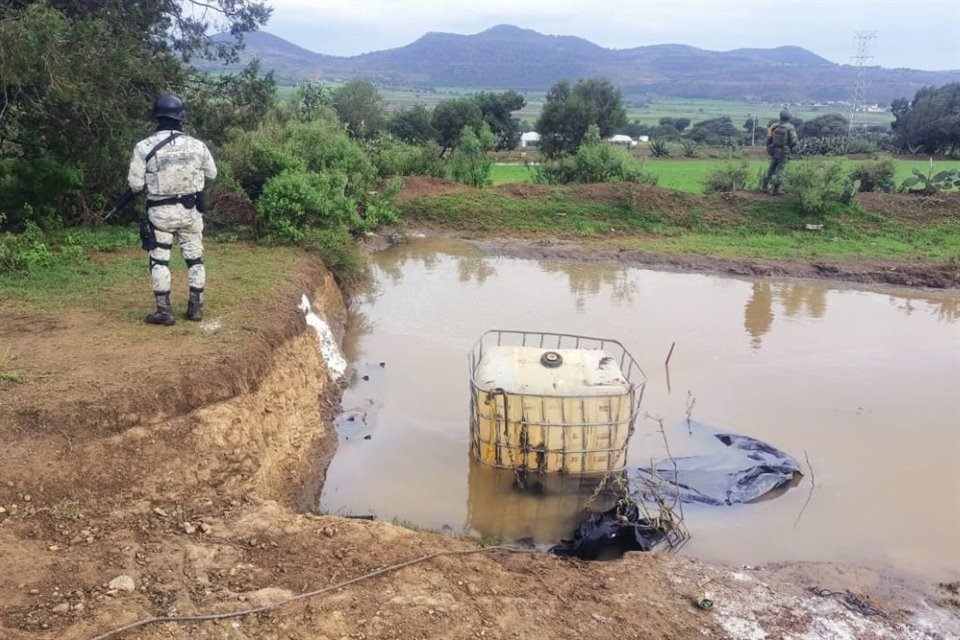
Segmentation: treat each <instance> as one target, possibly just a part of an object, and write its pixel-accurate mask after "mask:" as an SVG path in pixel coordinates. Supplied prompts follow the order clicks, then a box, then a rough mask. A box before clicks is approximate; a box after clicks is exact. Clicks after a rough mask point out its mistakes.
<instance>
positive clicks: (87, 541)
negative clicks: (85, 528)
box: [84, 536, 93, 544]
mask: <svg viewBox="0 0 960 640" xmlns="http://www.w3.org/2000/svg"><path fill="white" fill-rule="evenodd" d="M84 541H85V542H86V543H87V544H93V536H87V537H86V538H84Z"/></svg>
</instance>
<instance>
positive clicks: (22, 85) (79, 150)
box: [0, 0, 273, 225]
mask: <svg viewBox="0 0 960 640" xmlns="http://www.w3.org/2000/svg"><path fill="white" fill-rule="evenodd" d="M2 7H3V10H2V13H0V211H4V212H5V213H6V214H7V216H8V219H9V220H10V221H12V222H14V223H16V222H17V220H18V219H25V218H28V217H32V218H34V219H35V220H40V221H43V222H44V223H46V224H51V225H52V224H59V223H60V221H61V215H62V213H61V212H63V210H64V209H69V210H68V211H67V212H66V213H67V218H68V221H69V220H71V219H72V220H76V219H82V218H85V217H89V216H90V215H91V212H93V211H95V210H98V209H102V207H103V204H104V203H105V201H106V200H108V199H109V197H110V195H113V192H114V191H116V190H117V188H118V187H119V186H120V185H121V184H122V181H123V177H124V176H125V175H126V173H125V165H126V163H127V162H128V161H129V157H130V149H131V148H132V145H133V143H134V142H135V141H136V140H137V139H138V138H140V137H142V136H143V134H145V133H146V132H147V131H148V130H149V129H150V128H151V123H150V109H151V105H152V103H153V99H154V98H155V97H156V96H157V95H158V94H160V93H164V92H174V93H179V94H182V95H183V96H184V97H185V98H186V99H188V100H189V102H188V105H187V111H188V118H189V119H191V120H193V119H194V118H195V119H196V123H197V124H198V125H200V127H201V128H203V129H204V133H205V134H206V135H210V136H211V137H216V132H217V131H219V132H222V131H223V130H224V129H225V127H227V126H232V125H243V124H244V123H249V122H250V120H251V118H256V117H257V116H258V114H261V113H262V112H263V110H264V104H265V103H266V102H269V99H268V98H267V94H270V95H271V96H272V91H273V80H272V77H271V76H269V75H268V76H267V77H266V78H262V77H260V76H259V75H258V74H257V73H256V69H253V70H248V72H246V73H244V74H241V75H240V76H237V77H233V78H230V77H220V78H211V77H203V76H200V75H199V74H196V73H195V72H193V71H191V70H190V69H189V68H187V67H185V66H184V65H183V62H184V61H187V60H190V59H191V58H193V57H204V58H218V57H219V58H221V59H224V60H233V59H235V58H236V53H237V47H238V46H239V42H238V41H229V40H220V39H218V40H214V39H213V38H211V37H210V36H209V35H208V34H209V33H211V32H212V31H213V30H215V29H216V30H225V31H228V32H230V33H232V34H234V35H235V36H240V35H241V34H242V33H244V32H245V31H249V30H252V29H256V28H257V27H258V26H259V25H261V24H263V23H265V22H266V20H267V18H268V17H269V15H270V11H269V9H268V8H267V7H266V5H265V3H264V2H262V1H259V0H209V1H208V2H199V1H196V2H195V1H193V0H158V1H157V2H137V1H134V0H46V1H31V0H15V1H11V0H8V1H6V2H3V3H2ZM224 105H229V108H223V107H224Z"/></svg>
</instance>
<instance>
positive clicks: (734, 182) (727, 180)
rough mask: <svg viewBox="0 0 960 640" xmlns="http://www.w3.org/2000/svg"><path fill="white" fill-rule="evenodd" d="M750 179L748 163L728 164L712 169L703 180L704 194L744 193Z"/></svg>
mask: <svg viewBox="0 0 960 640" xmlns="http://www.w3.org/2000/svg"><path fill="white" fill-rule="evenodd" d="M749 177H750V168H749V166H747V163H746V162H741V163H740V164H727V165H723V166H720V167H717V168H715V169H712V170H711V171H710V172H709V173H708V174H707V175H706V176H705V177H704V179H703V192H704V193H716V192H718V191H720V192H729V191H744V190H745V189H746V188H747V180H748V179H749Z"/></svg>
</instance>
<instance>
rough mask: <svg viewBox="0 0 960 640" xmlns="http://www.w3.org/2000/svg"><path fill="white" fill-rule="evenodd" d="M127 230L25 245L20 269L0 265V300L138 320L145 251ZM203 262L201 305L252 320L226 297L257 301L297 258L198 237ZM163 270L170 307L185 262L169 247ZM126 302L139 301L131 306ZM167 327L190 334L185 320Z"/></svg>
mask: <svg viewBox="0 0 960 640" xmlns="http://www.w3.org/2000/svg"><path fill="white" fill-rule="evenodd" d="M139 244H140V241H139V238H138V236H137V231H136V229H135V228H133V227H102V228H77V229H73V230H70V231H66V232H61V233H59V234H51V235H50V236H48V237H47V239H46V243H45V248H44V249H43V250H40V249H38V248H37V247H33V248H31V249H30V251H32V252H34V255H35V259H34V264H33V266H31V267H30V269H29V271H27V272H9V271H3V270H0V299H3V298H9V299H15V300H17V301H18V302H19V303H25V304H28V305H30V306H32V307H35V308H40V309H58V308H66V307H78V308H89V309H95V310H99V311H104V310H107V311H108V312H109V314H110V315H114V316H117V317H122V318H124V319H127V320H134V321H142V320H143V314H144V312H145V311H150V310H152V306H153V295H152V293H151V289H150V275H149V272H148V271H147V257H146V253H144V252H143V251H140V250H139ZM204 244H205V245H206V251H205V252H204V256H203V258H204V262H205V263H206V266H207V274H208V283H209V287H208V290H207V293H206V295H205V297H206V301H205V304H206V306H207V308H208V310H210V311H211V312H213V313H222V312H223V310H224V309H226V308H230V309H231V311H230V313H231V317H236V319H237V320H238V322H240V323H244V322H249V323H251V324H252V325H255V324H256V322H255V321H256V319H257V318H256V317H255V315H253V313H252V312H251V313H250V314H248V315H244V314H246V313H247V311H246V310H245V309H244V308H243V306H242V305H240V306H238V305H235V304H233V302H232V301H234V300H238V299H244V298H251V297H252V298H257V297H258V296H262V295H265V294H267V293H269V292H270V291H272V290H273V289H275V288H276V287H277V285H278V283H280V282H283V281H285V280H286V279H288V278H290V277H291V272H292V268H291V267H292V265H293V263H294V260H295V259H296V258H297V256H298V255H299V253H298V251H296V250H294V249H292V248H288V247H263V246H256V245H252V244H248V243H240V242H237V243H218V242H216V241H215V240H211V239H206V238H205V242H204ZM170 269H171V272H172V276H173V284H174V287H173V299H174V303H175V305H176V307H177V310H178V311H182V309H180V307H183V306H184V305H185V304H186V297H187V283H186V265H185V264H184V262H183V259H182V258H181V256H180V255H179V252H178V251H174V252H173V255H172V256H171V261H170ZM130 300H136V301H137V302H138V304H139V306H137V307H136V308H131V306H130ZM172 330H173V331H175V332H185V331H190V329H189V326H188V325H184V327H181V326H179V325H178V326H177V327H174V328H173V329H172Z"/></svg>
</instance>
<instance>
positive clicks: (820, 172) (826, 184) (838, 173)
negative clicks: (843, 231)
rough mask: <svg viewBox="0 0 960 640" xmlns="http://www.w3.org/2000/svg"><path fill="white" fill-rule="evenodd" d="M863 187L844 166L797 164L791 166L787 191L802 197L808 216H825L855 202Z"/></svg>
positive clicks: (787, 173) (785, 191) (834, 163)
mask: <svg viewBox="0 0 960 640" xmlns="http://www.w3.org/2000/svg"><path fill="white" fill-rule="evenodd" d="M859 186H860V185H859V184H858V183H856V182H852V181H851V180H850V178H849V176H848V175H847V172H846V170H845V169H844V167H843V165H842V164H841V163H840V162H826V163H814V162H793V163H790V164H789V165H788V166H787V170H786V175H785V177H784V185H783V191H784V193H789V194H793V195H796V196H798V197H799V198H800V207H801V208H802V209H803V211H804V212H805V213H815V214H823V213H827V212H829V211H830V209H831V208H832V207H833V205H836V204H849V203H850V202H852V201H853V199H854V198H855V197H856V193H857V189H858V188H859Z"/></svg>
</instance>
